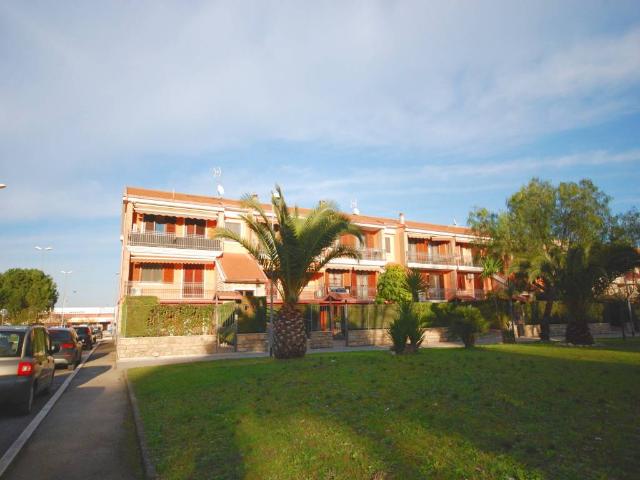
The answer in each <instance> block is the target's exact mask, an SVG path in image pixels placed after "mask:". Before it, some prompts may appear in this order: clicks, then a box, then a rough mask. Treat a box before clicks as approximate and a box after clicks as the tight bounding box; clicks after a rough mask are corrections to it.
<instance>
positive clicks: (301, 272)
mask: <svg viewBox="0 0 640 480" xmlns="http://www.w3.org/2000/svg"><path fill="white" fill-rule="evenodd" d="M276 192H277V194H276V195H274V196H273V197H272V199H271V205H272V208H273V212H274V214H275V224H276V225H277V228H276V225H274V224H272V220H271V218H269V217H268V216H267V213H266V212H265V210H264V208H263V207H262V205H261V204H260V203H259V202H258V201H257V200H256V199H254V198H252V197H251V196H249V195H246V196H245V197H244V198H243V201H242V205H243V207H244V208H246V209H247V210H248V213H246V214H243V215H242V216H241V218H242V220H243V221H244V222H245V223H246V225H247V227H248V228H249V230H250V231H251V232H252V233H253V237H252V238H245V237H241V236H240V235H238V234H237V233H235V232H233V231H231V230H229V229H225V228H221V229H218V230H217V232H216V236H217V237H220V238H226V239H229V240H234V241H236V242H238V243H239V244H240V245H242V246H243V247H244V248H245V249H246V250H247V251H248V252H249V254H251V255H252V256H253V257H254V258H255V259H256V261H257V262H258V263H259V264H260V265H261V266H262V268H263V269H264V271H265V273H266V274H267V276H268V277H269V278H270V279H271V281H272V282H273V283H274V285H276V286H277V288H278V290H279V292H280V295H281V296H282V299H283V301H284V304H283V306H282V308H281V309H280V311H279V312H278V315H277V318H276V319H275V320H274V325H273V333H274V344H273V352H274V355H275V356H276V358H293V357H301V356H303V355H304V354H305V352H306V349H307V339H306V333H305V329H304V320H303V317H302V314H301V312H300V311H298V309H296V304H297V303H298V298H299V297H300V293H301V292H302V289H303V288H304V287H305V286H306V285H307V284H308V283H309V281H310V280H311V279H312V278H313V276H314V275H315V274H317V273H318V272H319V271H320V270H321V269H322V268H323V267H324V266H325V265H327V263H329V262H330V261H331V260H333V259H334V258H339V257H349V258H360V253H359V252H358V251H357V250H356V249H355V248H353V247H350V246H345V245H342V244H337V243H336V240H337V239H338V238H339V237H340V235H343V234H347V233H348V234H352V235H355V236H356V237H358V238H361V236H362V234H361V232H360V229H359V228H358V227H357V226H355V225H354V224H353V223H351V221H350V220H349V218H348V217H347V216H346V215H344V214H342V213H340V212H339V211H338V209H337V207H336V206H335V205H334V204H333V203H331V202H321V203H319V204H318V206H317V207H316V208H314V209H313V210H311V211H310V212H308V213H307V214H306V215H305V216H304V217H302V216H300V213H299V211H298V208H297V207H295V208H293V209H290V208H289V207H288V206H287V204H286V202H285V199H284V194H283V193H282V190H281V188H280V187H279V186H276Z"/></svg>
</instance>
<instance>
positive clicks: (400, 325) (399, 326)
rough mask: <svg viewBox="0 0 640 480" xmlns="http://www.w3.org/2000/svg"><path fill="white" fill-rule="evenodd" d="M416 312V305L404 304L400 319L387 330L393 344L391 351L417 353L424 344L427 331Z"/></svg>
mask: <svg viewBox="0 0 640 480" xmlns="http://www.w3.org/2000/svg"><path fill="white" fill-rule="evenodd" d="M416 310H417V309H416V308H414V304H412V303H402V304H401V305H400V311H399V314H398V317H397V318H396V319H395V320H394V321H393V322H392V323H391V325H390V326H389V328H388V330H387V331H388V333H389V336H390V337H391V341H392V343H393V346H392V347H391V350H393V351H394V352H396V353H397V354H402V353H413V352H416V351H418V348H420V345H421V344H422V341H423V339H424V330H425V329H424V327H423V326H422V325H423V324H422V323H421V321H420V317H419V314H418V312H417V311H416ZM407 341H408V345H407Z"/></svg>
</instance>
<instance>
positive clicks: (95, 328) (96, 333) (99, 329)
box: [91, 325, 102, 341]
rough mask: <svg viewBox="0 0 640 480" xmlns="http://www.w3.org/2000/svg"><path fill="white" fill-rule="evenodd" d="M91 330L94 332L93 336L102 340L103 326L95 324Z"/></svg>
mask: <svg viewBox="0 0 640 480" xmlns="http://www.w3.org/2000/svg"><path fill="white" fill-rule="evenodd" d="M91 331H92V332H93V338H95V339H96V341H98V340H102V327H101V326H99V325H98V326H93V327H91Z"/></svg>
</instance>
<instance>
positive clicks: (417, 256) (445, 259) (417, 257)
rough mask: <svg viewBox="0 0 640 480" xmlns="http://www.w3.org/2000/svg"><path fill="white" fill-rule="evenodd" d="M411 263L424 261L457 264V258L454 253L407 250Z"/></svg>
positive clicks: (435, 263) (437, 263)
mask: <svg viewBox="0 0 640 480" xmlns="http://www.w3.org/2000/svg"><path fill="white" fill-rule="evenodd" d="M407 261H408V262H409V263H423V264H429V265H455V264H456V259H455V257H454V256H453V255H437V254H435V255H434V254H430V253H424V252H407Z"/></svg>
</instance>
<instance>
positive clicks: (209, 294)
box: [126, 282, 215, 300]
mask: <svg viewBox="0 0 640 480" xmlns="http://www.w3.org/2000/svg"><path fill="white" fill-rule="evenodd" d="M126 294H127V295H131V296H136V297H141V296H151V297H158V299H159V300H196V299H200V300H208V299H213V296H214V295H215V290H214V289H213V288H205V286H204V284H202V283H193V282H185V283H183V284H182V285H175V284H173V283H168V284H163V283H156V282H127V284H126Z"/></svg>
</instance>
